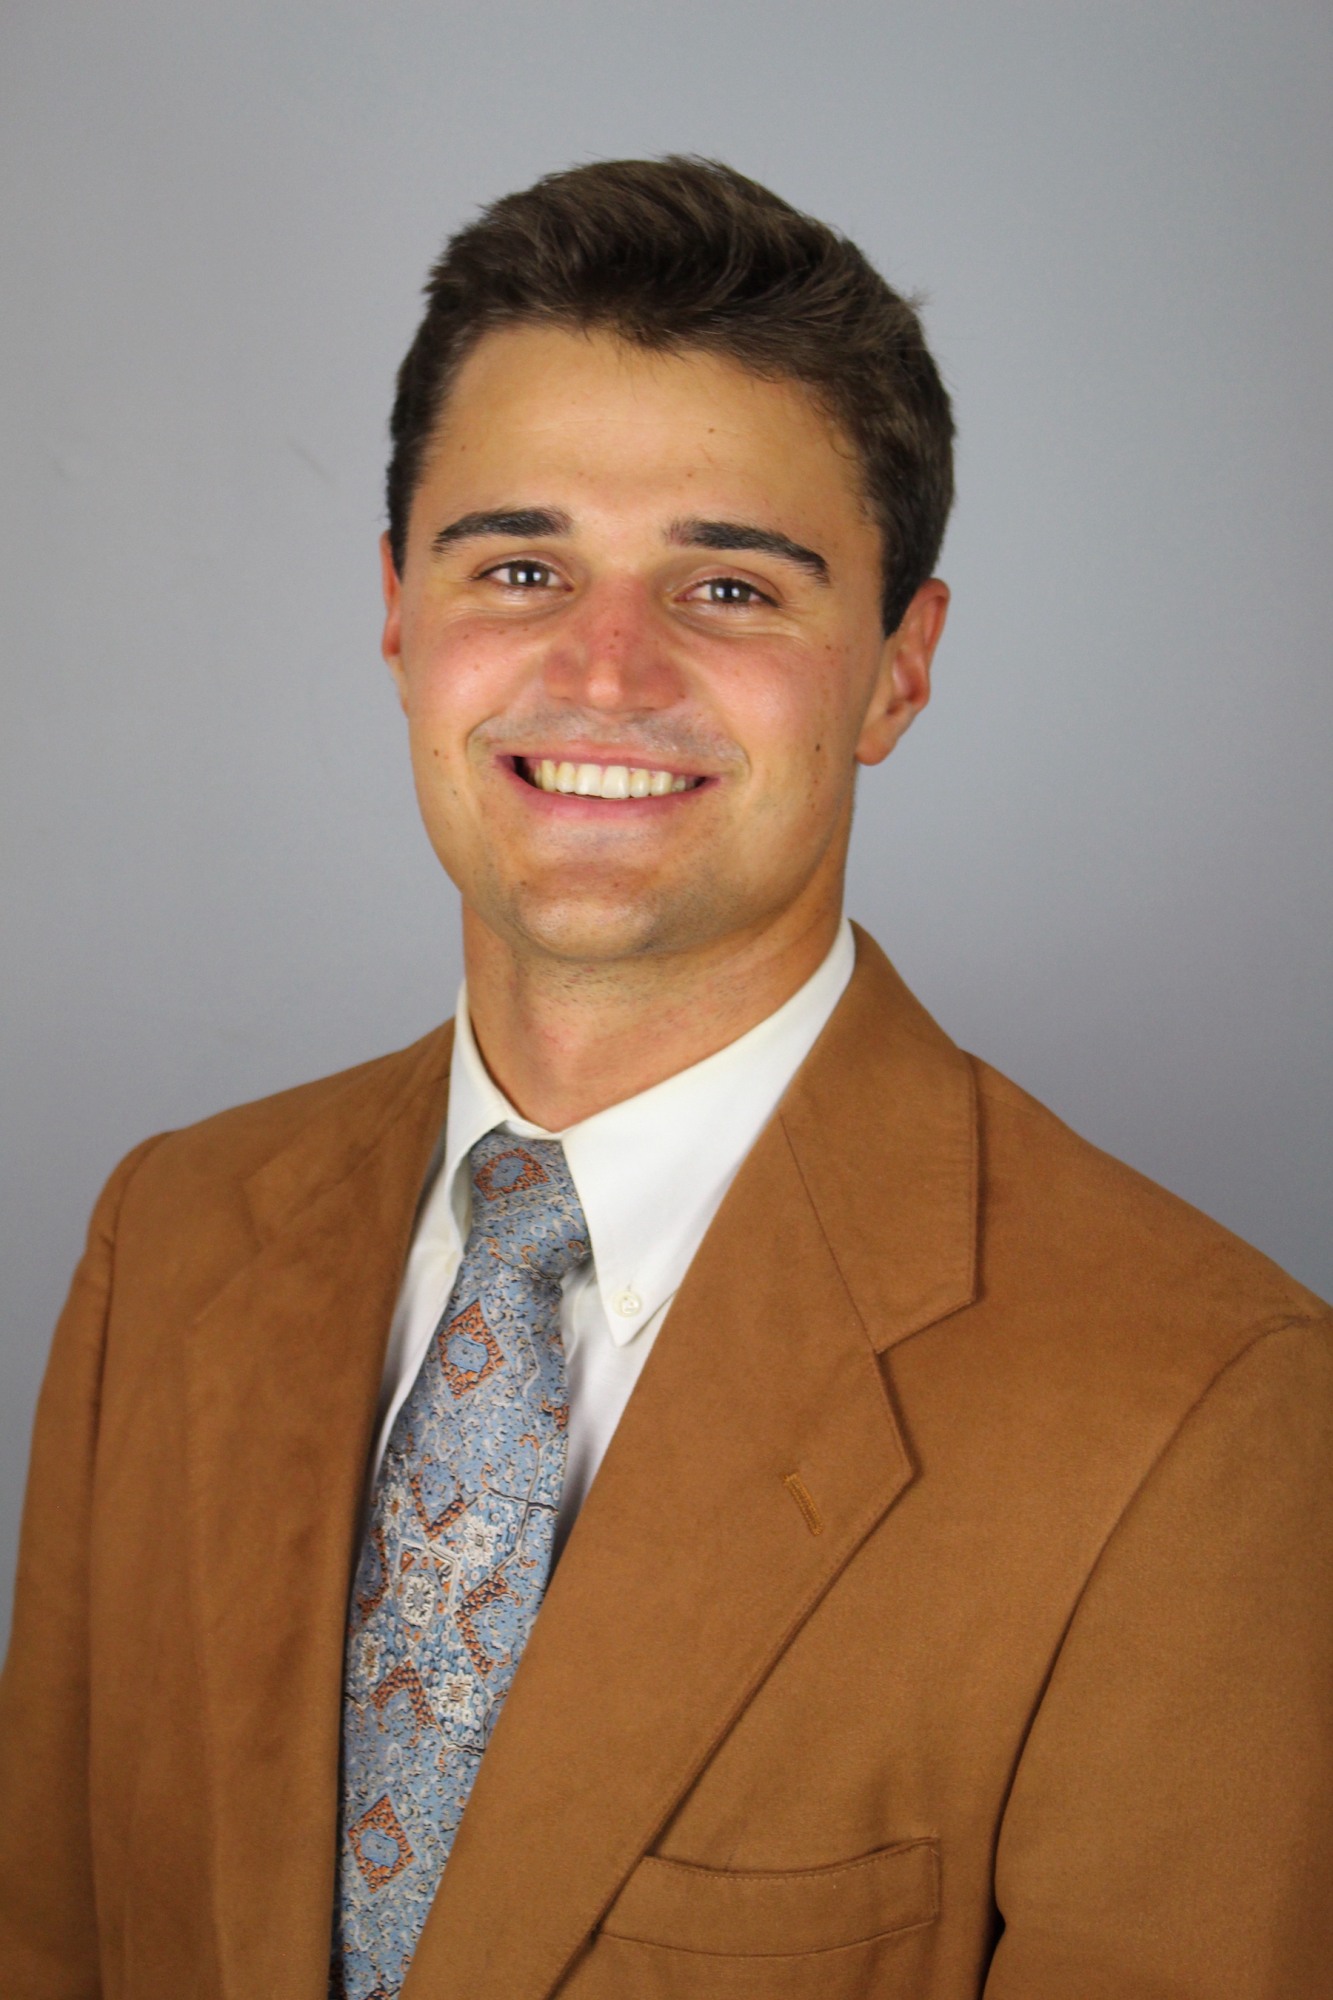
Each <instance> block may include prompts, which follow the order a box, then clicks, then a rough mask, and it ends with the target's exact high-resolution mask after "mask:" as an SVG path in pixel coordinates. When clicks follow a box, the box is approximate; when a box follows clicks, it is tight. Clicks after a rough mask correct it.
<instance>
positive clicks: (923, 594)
mask: <svg viewBox="0 0 1333 2000" xmlns="http://www.w3.org/2000/svg"><path fill="white" fill-rule="evenodd" d="M948 610H949V586H948V584H947V583H943V582H941V580H940V578H939V577H937V576H932V577H928V578H927V580H926V581H925V583H923V584H922V586H921V588H920V590H918V591H917V593H916V595H915V596H914V597H913V599H912V601H911V603H910V604H909V605H908V607H907V609H906V611H905V612H904V613H903V616H902V622H901V624H900V625H899V627H898V629H897V631H896V632H890V634H889V636H888V638H887V639H886V640H885V641H884V647H883V651H882V652H881V654H880V660H879V671H878V673H877V674H876V676H875V685H874V687H873V688H872V690H871V694H870V701H869V704H868V706H867V708H866V712H865V719H864V721H863V722H862V724H861V734H860V736H859V737H858V738H857V742H856V761H857V763H858V764H882V763H883V761H884V759H885V758H886V757H887V756H888V754H889V752H890V750H892V748H893V746H894V744H895V743H896V742H897V741H898V738H899V737H900V736H901V735H902V734H903V732H904V730H905V729H906V728H907V726H908V724H909V723H910V722H911V720H912V718H913V717H914V716H916V715H919V714H920V712H921V710H922V709H923V708H924V707H925V705H926V703H927V702H928V701H929V700H930V665H931V661H932V660H933V659H934V657H935V648H936V647H937V646H938V645H939V643H940V634H941V633H942V632H943V630H944V620H945V618H946V616H947V615H948Z"/></svg>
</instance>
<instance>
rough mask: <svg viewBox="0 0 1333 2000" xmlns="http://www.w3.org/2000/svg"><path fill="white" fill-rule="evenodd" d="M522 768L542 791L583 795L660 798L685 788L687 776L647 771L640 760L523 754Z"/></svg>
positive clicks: (609, 797)
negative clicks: (579, 761) (577, 759)
mask: <svg viewBox="0 0 1333 2000" xmlns="http://www.w3.org/2000/svg"><path fill="white" fill-rule="evenodd" d="M523 765H524V769H525V770H526V772H527V774H528V776H529V777H530V778H531V780H532V782H533V784H534V785H536V786H537V787H538V788H539V790H541V791H543V792H572V793H575V794H576V795H577V796H578V797H579V798H584V799H648V798H652V799H660V798H663V797H665V795H666V794H667V793H668V792H687V791H688V790H689V789H690V780H689V779H688V778H678V777H676V776H675V775H674V773H673V772H671V771H649V770H647V769H645V768H644V767H643V766H642V765H640V764H634V765H630V764H573V763H571V762H569V760H568V759H564V760H562V761H557V760H556V759H555V758H554V757H540V758H527V759H524V760H523Z"/></svg>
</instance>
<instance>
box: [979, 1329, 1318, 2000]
mask: <svg viewBox="0 0 1333 2000" xmlns="http://www.w3.org/2000/svg"><path fill="white" fill-rule="evenodd" d="M995 1881H996V1901H997V1903H998V1905H999V1909H1000V1913H1001V1916H1002V1918H1003V1921H1004V1926H1005V1928H1004V1931H1003V1934H1002V1936H1001V1939H1000V1942H999V1944H998V1946H997V1948H996V1952H995V1956H994V1959H993V1961H992V1966H991V1971H990V1975H989V1978H988V1980H987V1982H986V1986H985V2000H1070V1996H1071V1995H1075V1994H1076V1995H1077V1996H1078V2000H1218V1996H1219V1995H1222V1994H1225V1995H1226V1996H1227V2000H1330V1996H1333V1323H1329V1322H1324V1321H1320V1320H1307V1321H1305V1322H1304V1323H1302V1324H1299V1325H1295V1324H1289V1325H1287V1326H1283V1327H1277V1328H1275V1329H1273V1330H1272V1331H1269V1332H1267V1333H1265V1334H1263V1335H1262V1336H1261V1337H1259V1338H1257V1339H1255V1340H1254V1341H1253V1342H1252V1344H1251V1345H1249V1346H1248V1347H1247V1348H1246V1349H1245V1350H1244V1352H1243V1353H1242V1354H1241V1355H1240V1356H1239V1357H1238V1358H1237V1359H1235V1360H1234V1361H1233V1362H1232V1363H1231V1364H1230V1365H1229V1367H1228V1368H1227V1369H1226V1370H1225V1371H1224V1372H1223V1373H1222V1375H1221V1376H1219V1378H1218V1379H1217V1380H1216V1381H1215V1382H1214V1383H1213V1384H1212V1386H1211V1388H1210V1389H1209V1391H1208V1392H1207V1394H1206V1395H1205V1396H1204V1397H1203V1398H1202V1399H1201V1400H1200V1402H1199V1403H1198V1404H1196V1405H1195V1407H1194V1409H1193V1411H1192V1412H1191V1413H1190V1415H1189V1416H1188V1418H1187V1419H1186V1420H1185V1422H1184V1424H1183V1425H1182V1426H1181V1428H1180V1430H1179V1431H1178V1432H1177V1434H1176V1436H1175V1439H1174V1441H1173V1442H1172V1444H1171V1445H1170V1447H1169V1449H1168V1450H1167V1451H1166V1452H1165V1453H1164V1455H1163V1456H1162V1458H1161V1459H1160V1460H1159V1462H1158V1463H1157V1465H1156V1467H1155V1468H1154V1470H1153V1471H1152V1473H1151V1474H1150V1475H1149V1477H1148V1479H1147V1480H1146V1481H1145V1482H1144V1484H1143V1486H1142V1487H1141V1488H1140V1490H1139V1492H1138V1494H1137V1496H1136V1497H1135V1499H1134V1501H1133V1502H1132V1503H1131V1505H1130V1507H1129V1508H1128V1509H1127V1511H1126V1513H1125V1515H1124V1516H1123V1518H1122V1520H1121V1522H1120V1524H1119V1526H1118V1527H1117V1529H1116V1531H1115V1533H1114V1535H1113V1536H1112V1538H1111V1540H1110V1542H1109V1543H1108V1544H1107V1547H1106V1548H1105V1550H1104V1551H1103V1555H1102V1558H1101V1560H1100V1562H1099V1564H1098V1566H1097V1569H1096V1570H1095V1571H1094V1573H1093V1575H1092V1577H1091V1579H1090V1581H1089V1583H1088V1585H1087V1588H1086V1590H1085V1592H1084V1594H1083V1597H1082V1600H1081V1602H1080V1604H1079V1606H1078V1609H1077V1611H1076V1613H1075V1616H1074V1617H1073V1619H1072V1621H1071V1623H1070V1626H1069V1629H1068V1632H1067V1634H1066V1638H1065V1642H1064V1644H1063V1646H1062V1648H1061V1651H1060V1655H1059V1658H1058V1660H1057V1662H1056V1665H1055V1669H1054V1671H1053V1673H1052V1675H1051V1678H1050V1681H1049V1683H1048V1686H1047V1690H1046V1694H1045V1696H1044V1698H1043V1700H1042V1703H1041V1705H1040V1708H1039V1710H1038V1712H1037V1715H1036V1717H1035V1720H1034V1722H1033V1725H1032V1728H1031V1730H1030V1733H1029V1736H1028V1740H1027V1743H1026V1746H1025V1748H1024V1751H1023V1754H1022V1757H1021V1759H1020V1762H1019V1765H1018V1769H1017V1772H1016V1775H1015V1780H1014V1784H1013V1787H1012V1790H1011V1794H1010V1799H1009V1804H1008V1807H1007V1810H1006V1812H1005V1815H1004V1820H1003V1824H1002V1828H1001V1833H1000V1839H999V1844H998V1849H997V1855H996V1869H995Z"/></svg>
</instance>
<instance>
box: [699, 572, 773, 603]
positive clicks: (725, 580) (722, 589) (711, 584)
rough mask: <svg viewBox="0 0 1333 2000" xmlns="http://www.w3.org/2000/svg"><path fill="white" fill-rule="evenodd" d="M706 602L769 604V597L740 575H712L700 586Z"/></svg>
mask: <svg viewBox="0 0 1333 2000" xmlns="http://www.w3.org/2000/svg"><path fill="white" fill-rule="evenodd" d="M700 588H701V589H702V591H703V593H704V602H705V604H740V605H746V604H767V603H768V602H769V600H768V598H766V597H765V596H764V593H763V592H762V590H756V588H755V586H754V585H753V584H752V583H745V582H744V581H743V580H742V579H741V578H740V577H738V576H710V577H709V578H708V580H707V582H706V583H704V584H702V585H701V586H700Z"/></svg>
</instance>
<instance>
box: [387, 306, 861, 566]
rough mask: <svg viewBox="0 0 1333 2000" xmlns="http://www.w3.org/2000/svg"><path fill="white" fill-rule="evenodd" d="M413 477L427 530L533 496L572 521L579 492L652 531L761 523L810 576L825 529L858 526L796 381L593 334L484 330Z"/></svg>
mask: <svg viewBox="0 0 1333 2000" xmlns="http://www.w3.org/2000/svg"><path fill="white" fill-rule="evenodd" d="M423 471H424V478H423V484H424V485H428V486H432V487H434V488H436V489H437V498H438V500H439V501H441V502H444V504H445V507H446V512H445V513H444V515H443V516H441V515H440V513H439V510H438V507H437V508H436V509H435V510H434V511H436V514H437V518H436V520H435V522H434V523H433V524H432V533H433V534H438V533H439V532H440V531H441V530H443V529H444V528H446V527H447V526H448V524H449V522H450V521H451V520H453V519H454V518H455V515H457V516H465V515H468V514H471V513H473V512H476V511H478V510H479V509H483V508H484V509H485V510H487V511H495V510H496V509H498V508H499V507H501V506H502V505H507V504H509V503H510V502H511V501H512V502H513V503H515V504H516V505H518V504H521V505H523V506H530V505H533V504H545V503H546V501H547V500H548V498H549V500H550V501H551V502H553V503H554V506H555V509H556V511H559V512H562V513H565V514H568V515H569V516H571V518H572V519H573V520H574V521H575V522H576V523H578V522H579V521H580V517H581V515H582V514H583V512H584V511H585V510H584V508H582V507H580V506H579V505H577V504H576V502H575V499H574V497H573V496H576V495H578V494H580V493H586V494H587V495H588V496H589V504H590V505H591V504H592V501H591V496H592V494H593V492H594V490H597V491H599V492H600V493H601V494H604V495H605V496H606V497H607V498H608V499H609V500H611V501H612V503H613V504H615V505H617V506H633V507H634V508H635V510H636V511H639V510H644V511H646V512H649V513H653V514H655V515H656V516H658V517H659V519H658V522H657V524H656V525H657V526H658V527H659V528H660V527H664V526H666V525H667V524H670V523H676V522H689V521H721V522H724V523H727V522H731V523H735V524H741V525H747V526H758V527H763V528H768V527H771V528H773V529H775V530H778V531H781V532H784V533H786V534H787V535H788V537H789V539H790V540H791V542H792V543H793V544H794V545H796V546H798V547H800V548H801V549H803V550H804V551H805V552H806V553H807V554H808V553H810V552H811V551H812V550H816V551H820V552H821V558H820V560H821V561H822V563H823V567H824V568H825V569H826V568H827V557H826V556H825V555H823V554H822V552H823V551H824V550H825V545H826V544H827V543H828V541H829V539H830V534H831V533H834V534H836V533H838V532H839V531H841V532H846V531H847V530H848V529H851V530H852V531H853V532H855V528H856V527H857V526H860V527H861V528H862V530H864V529H865V528H867V527H871V528H873V524H872V523H871V522H870V521H869V518H868V515H867V510H866V505H865V493H864V484H863V481H862V478H861V474H860V467H859V464H858V462H857V460H856V456H855V454H854V453H853V452H852V451H851V450H850V448H849V447H848V446H847V444H846V442H845V440H844V439H843V438H842V437H841V435H840V434H839V433H838V432H837V431H836V429H835V427H834V426H833V424H832V423H831V422H830V420H829V419H828V418H827V416H826V415H825V413H824V411H823V410H822V408H821V407H820V406H819V404H818V403H817V402H816V400H815V398H814V396H813V394H812V393H811V392H809V391H807V390H806V389H805V388H804V387H803V386H802V385H801V384H799V383H795V382H791V381H789V380H786V379H771V378H769V377H765V376H760V375H758V374H756V373H754V372H753V371H752V370H749V369H746V368H743V367H742V366H741V365H740V364H739V363H738V362H734V361H732V360H731V359H730V358H729V357H727V356H725V355H717V354H714V353H712V352H710V351H709V350H707V349H703V348H694V347H691V348H686V349H681V350H672V351H670V352H666V353H661V352H657V351H656V350H649V349H645V348H640V347H634V346H632V345H630V344H629V343H628V342H625V341H623V340H621V339H619V338H618V337H616V336H614V335H612V334H608V333H605V332H589V333H584V332H580V331H577V330H571V329H568V328H564V327H546V326H540V327H534V326H521V327H511V328H502V329H498V330H493V331H491V332H489V333H487V334H486V335H484V336H483V337H482V339H481V340H480V341H479V342H478V343H477V345H476V347H475V348H474V349H473V350H472V352H471V353H470V354H469V355H468V357H467V358H466V360H465V361H464V362H463V364H462V366H461V367H460V369H459V371H458V374H457V375H456V377H455V379H454V381H453V383H452V385H451V386H450V388H449V391H448V394H447V396H446V399H445V402H444V405H443V407H442V409H441V413H440V417H439V420H438V422H437V425H436V428H435V433H434V439H433V443H432V448H431V451H430V454H429V457H428V459H427V463H426V465H425V467H424V469H423ZM557 489H559V490H557ZM446 494H447V496H448V497H447V499H446ZM696 496H697V501H698V504H697V505H696V504H694V502H695V499H696ZM455 501H456V502H457V506H456V509H455V507H454V506H453V503H454V502H455ZM834 515H836V516H838V517H840V519H839V520H838V522H837V524H836V527H835V526H834V524H833V522H832V520H831V517H832V516H834ZM547 532H549V530H547ZM682 538H683V537H682V536H679V535H678V536H677V537H676V539H682ZM688 539H690V540H691V542H692V543H694V544H695V545H699V546H707V544H706V543H705V542H704V541H703V539H702V537H701V536H699V535H697V534H696V535H691V536H689V537H688ZM724 545H725V546H727V547H732V548H735V547H738V546H740V544H739V543H738V542H737V541H736V540H735V539H734V538H733V539H731V540H729V541H727V542H726V543H725V544H723V543H722V542H719V543H717V544H716V546H719V547H720V546H724ZM750 546H751V547H753V548H755V549H758V548H759V546H760V545H759V543H758V542H754V543H752V544H750ZM807 566H808V567H809V568H810V569H811V571H812V573H813V572H814V571H815V569H816V568H817V567H818V566H819V564H818V563H810V564H808V565H807Z"/></svg>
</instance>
